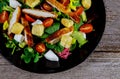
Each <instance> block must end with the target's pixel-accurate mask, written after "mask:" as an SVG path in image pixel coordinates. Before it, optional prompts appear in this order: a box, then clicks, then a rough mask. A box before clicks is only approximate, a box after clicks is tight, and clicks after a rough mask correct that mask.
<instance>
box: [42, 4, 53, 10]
mask: <svg viewBox="0 0 120 79" xmlns="http://www.w3.org/2000/svg"><path fill="white" fill-rule="evenodd" d="M43 8H44V9H45V10H47V11H52V7H51V6H50V5H49V4H48V3H44V4H43Z"/></svg>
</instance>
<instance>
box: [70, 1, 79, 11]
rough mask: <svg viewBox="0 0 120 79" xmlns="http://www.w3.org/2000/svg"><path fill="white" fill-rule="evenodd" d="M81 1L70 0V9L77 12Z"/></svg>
mask: <svg viewBox="0 0 120 79" xmlns="http://www.w3.org/2000/svg"><path fill="white" fill-rule="evenodd" d="M80 5H81V4H80V0H70V4H69V8H71V9H72V10H76V7H78V6H80Z"/></svg>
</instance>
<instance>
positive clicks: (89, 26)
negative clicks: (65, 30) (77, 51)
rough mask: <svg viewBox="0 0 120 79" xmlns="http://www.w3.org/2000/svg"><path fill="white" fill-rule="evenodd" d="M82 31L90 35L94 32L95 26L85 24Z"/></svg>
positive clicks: (81, 28)
mask: <svg viewBox="0 0 120 79" xmlns="http://www.w3.org/2000/svg"><path fill="white" fill-rule="evenodd" d="M80 31H81V32H84V33H90V32H92V31H93V25H92V24H84V25H82V26H81V27H80Z"/></svg>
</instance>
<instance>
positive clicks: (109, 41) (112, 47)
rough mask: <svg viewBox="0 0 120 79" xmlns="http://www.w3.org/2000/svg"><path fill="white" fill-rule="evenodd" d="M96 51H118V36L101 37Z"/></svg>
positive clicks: (119, 46) (119, 48)
mask: <svg viewBox="0 0 120 79" xmlns="http://www.w3.org/2000/svg"><path fill="white" fill-rule="evenodd" d="M96 51H108V52H110V51H114V52H115V51H120V35H119V34H116V35H109V34H107V35H103V37H102V40H101V41H100V43H99V44H98V46H97V48H96Z"/></svg>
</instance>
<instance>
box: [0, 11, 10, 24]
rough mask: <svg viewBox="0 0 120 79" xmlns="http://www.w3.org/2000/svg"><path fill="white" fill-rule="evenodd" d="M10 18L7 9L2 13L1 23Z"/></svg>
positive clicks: (0, 15)
mask: <svg viewBox="0 0 120 79" xmlns="http://www.w3.org/2000/svg"><path fill="white" fill-rule="evenodd" d="M8 18H9V16H8V12H7V11H3V12H2V13H0V23H4V22H5V21H6V20H8Z"/></svg>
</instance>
